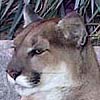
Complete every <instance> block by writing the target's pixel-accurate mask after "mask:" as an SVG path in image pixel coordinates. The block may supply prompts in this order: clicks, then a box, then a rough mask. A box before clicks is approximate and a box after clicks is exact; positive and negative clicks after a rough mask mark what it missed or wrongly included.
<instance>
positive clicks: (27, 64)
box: [7, 16, 95, 100]
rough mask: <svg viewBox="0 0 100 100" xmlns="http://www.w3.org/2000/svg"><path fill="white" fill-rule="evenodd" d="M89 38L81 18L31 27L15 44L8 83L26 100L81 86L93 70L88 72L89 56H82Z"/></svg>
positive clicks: (37, 24)
mask: <svg viewBox="0 0 100 100" xmlns="http://www.w3.org/2000/svg"><path fill="white" fill-rule="evenodd" d="M86 37H87V33H86V30H85V28H84V25H83V24H82V21H81V19H80V17H79V16H73V17H71V16H67V17H65V18H63V19H61V20H60V19H51V20H43V21H40V22H37V23H32V24H30V25H29V26H27V27H26V28H25V29H24V30H23V31H22V32H21V34H20V35H18V36H17V37H16V38H15V40H14V44H15V47H14V55H13V57H12V60H11V62H10V63H9V65H8V68H7V73H8V74H7V76H8V80H9V81H11V82H12V83H14V84H15V88H16V90H17V92H18V93H19V94H20V95H25V96H28V95H31V94H35V93H37V92H38V93H39V92H46V91H51V90H52V89H59V88H63V87H66V88H69V87H75V86H77V85H79V84H80V83H81V77H83V76H84V75H85V74H86V75H87V73H88V72H90V70H91V68H92V67H91V68H88V63H90V62H89V61H88V60H87V59H89V58H88V57H87V56H86V54H85V57H84V56H82V55H81V52H82V50H81V47H82V46H83V45H85V42H86ZM84 48H85V47H84ZM84 48H82V49H83V52H84ZM85 50H87V49H85ZM84 53H85V52H84ZM93 59H94V58H93ZM84 60H85V61H86V62H87V63H84V62H85V61H84ZM94 62H95V60H94ZM84 64H85V66H84ZM91 66H92V64H91ZM86 67H87V68H86ZM84 70H85V71H84ZM82 75H83V76H82ZM82 80H83V78H82ZM52 100H53V99H52ZM55 100H56V99H55ZM59 100H60V99H59ZM61 100H62V99H61Z"/></svg>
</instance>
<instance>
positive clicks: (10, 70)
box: [6, 69, 22, 80]
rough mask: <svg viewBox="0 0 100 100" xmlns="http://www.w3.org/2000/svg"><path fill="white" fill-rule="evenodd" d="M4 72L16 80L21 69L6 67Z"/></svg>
mask: <svg viewBox="0 0 100 100" xmlns="http://www.w3.org/2000/svg"><path fill="white" fill-rule="evenodd" d="M6 72H7V73H8V74H9V75H10V76H11V77H12V78H13V79H14V80H16V78H17V77H18V76H19V75H20V74H21V72H22V71H21V70H19V71H17V70H14V69H7V70H6Z"/></svg>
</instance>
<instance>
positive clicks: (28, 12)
mask: <svg viewBox="0 0 100 100" xmlns="http://www.w3.org/2000/svg"><path fill="white" fill-rule="evenodd" d="M23 17H24V26H23V27H26V26H27V25H28V24H30V23H32V22H37V21H40V20H42V18H41V17H40V16H38V14H36V13H35V12H34V10H33V8H32V5H31V4H25V5H24V8H23Z"/></svg>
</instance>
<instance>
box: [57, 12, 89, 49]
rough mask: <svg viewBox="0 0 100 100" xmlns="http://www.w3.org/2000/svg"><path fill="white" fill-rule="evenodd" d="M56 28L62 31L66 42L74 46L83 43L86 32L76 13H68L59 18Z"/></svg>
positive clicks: (80, 45)
mask: <svg viewBox="0 0 100 100" xmlns="http://www.w3.org/2000/svg"><path fill="white" fill-rule="evenodd" d="M56 29H57V31H58V32H60V33H62V35H63V36H64V38H65V40H66V43H67V44H69V45H75V46H76V47H82V46H84V45H85V43H86V40H87V36H88V34H87V32H86V29H85V26H84V23H83V22H82V19H81V18H80V16H79V15H78V14H75V15H73V14H70V15H69V16H66V17H65V18H63V19H61V20H60V21H59V22H58V24H57V26H56Z"/></svg>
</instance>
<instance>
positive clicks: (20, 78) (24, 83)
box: [16, 75, 32, 88]
mask: <svg viewBox="0 0 100 100" xmlns="http://www.w3.org/2000/svg"><path fill="white" fill-rule="evenodd" d="M16 83H17V84H19V85H21V86H23V87H26V88H32V86H31V84H30V83H29V82H28V80H27V77H26V76H23V75H20V76H18V77H17V78H16Z"/></svg>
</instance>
